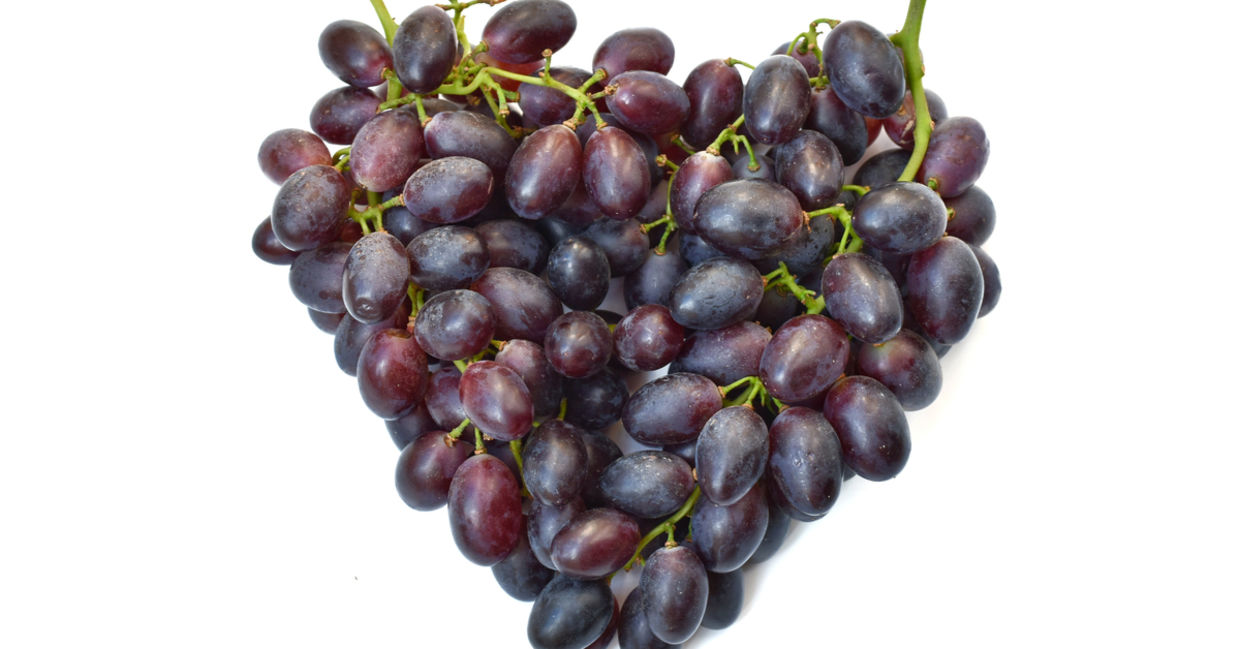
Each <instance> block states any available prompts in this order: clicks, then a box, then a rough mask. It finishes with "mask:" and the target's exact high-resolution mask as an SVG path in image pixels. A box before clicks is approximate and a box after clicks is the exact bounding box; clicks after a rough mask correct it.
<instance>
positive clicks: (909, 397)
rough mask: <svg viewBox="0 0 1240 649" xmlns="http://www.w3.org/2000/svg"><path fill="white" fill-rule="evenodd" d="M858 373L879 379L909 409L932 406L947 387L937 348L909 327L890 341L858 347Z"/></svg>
mask: <svg viewBox="0 0 1240 649" xmlns="http://www.w3.org/2000/svg"><path fill="white" fill-rule="evenodd" d="M857 373H858V374H864V375H866V376H869V377H872V378H874V379H877V380H878V382H879V383H882V384H883V385H884V386H886V387H887V389H888V390H891V392H892V393H893V394H894V395H895V396H896V398H897V399H898V400H899V401H900V405H901V406H902V407H903V408H904V409H905V410H920V409H922V408H925V407H926V406H928V405H930V404H931V403H933V402H934V399H935V397H937V396H939V390H940V389H942V387H943V369H942V367H941V366H940V365H939V357H938V356H937V355H936V354H935V353H934V348H933V347H931V346H930V343H928V342H926V339H924V338H922V337H921V336H919V335H917V334H916V333H913V332H912V331H911V330H909V329H901V330H900V332H899V333H897V334H896V335H895V336H894V337H893V338H891V340H888V341H886V342H883V343H880V344H877V345H860V346H858V350H857Z"/></svg>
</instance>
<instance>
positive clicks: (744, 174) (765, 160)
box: [732, 153, 775, 182]
mask: <svg viewBox="0 0 1240 649" xmlns="http://www.w3.org/2000/svg"><path fill="white" fill-rule="evenodd" d="M754 159H755V160H757V168H755V169H750V165H751V164H753V161H751V160H750V159H749V156H748V155H741V156H737V158H736V161H735V162H733V163H732V175H733V176H734V177H735V178H736V179H737V180H745V179H747V178H757V179H759V180H769V181H771V182H775V161H774V160H771V159H770V158H769V157H767V156H765V155H763V154H760V153H759V154H757V155H755V156H754Z"/></svg>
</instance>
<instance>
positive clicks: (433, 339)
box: [413, 289, 495, 361]
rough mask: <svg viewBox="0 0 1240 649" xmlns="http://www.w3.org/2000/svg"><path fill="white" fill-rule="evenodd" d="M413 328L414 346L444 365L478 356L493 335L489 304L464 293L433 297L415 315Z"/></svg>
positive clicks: (493, 316)
mask: <svg viewBox="0 0 1240 649" xmlns="http://www.w3.org/2000/svg"><path fill="white" fill-rule="evenodd" d="M413 325H414V326H413V335H414V337H415V338H416V339H417V341H418V345H420V346H421V347H422V349H423V350H425V351H426V353H427V354H430V355H431V356H434V357H435V358H438V359H440V360H444V361H456V360H463V359H466V358H469V357H471V356H474V355H476V354H478V353H479V352H481V351H482V350H484V349H486V348H487V345H489V344H490V343H491V337H492V336H494V335H495V315H494V314H493V313H491V301H490V300H488V299H486V298H485V297H482V296H481V295H479V294H478V293H475V292H474V291H470V290H467V289H455V290H450V291H444V292H442V293H436V294H435V295H434V296H432V297H431V299H429V300H427V301H426V304H425V305H423V306H422V310H421V311H418V317H417V319H415V320H414V322H413Z"/></svg>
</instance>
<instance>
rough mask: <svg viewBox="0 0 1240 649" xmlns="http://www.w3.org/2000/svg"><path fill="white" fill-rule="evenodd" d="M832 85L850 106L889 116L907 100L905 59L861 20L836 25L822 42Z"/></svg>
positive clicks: (862, 111) (885, 39)
mask: <svg viewBox="0 0 1240 649" xmlns="http://www.w3.org/2000/svg"><path fill="white" fill-rule="evenodd" d="M822 59H823V60H822V62H823V67H825V68H826V72H827V77H828V78H830V79H831V87H832V88H834V89H835V93H836V94H837V95H838V96H839V98H840V100H841V101H843V102H844V104H845V105H846V106H848V107H849V108H851V109H853V110H855V111H857V112H858V113H861V114H862V115H865V116H866V117H886V116H888V115H890V114H892V113H894V112H896V111H897V110H899V109H900V103H901V102H903V101H904V59H903V57H901V55H900V52H899V50H897V49H896V47H895V45H892V43H891V40H890V39H889V38H887V36H886V35H884V34H883V33H882V32H880V31H878V30H877V29H875V28H874V27H872V26H870V25H868V24H866V23H863V22H861V21H858V20H849V21H845V22H842V23H840V24H839V25H836V26H835V28H834V29H832V30H831V31H830V32H829V33H828V34H827V38H826V41H824V42H823V46H822Z"/></svg>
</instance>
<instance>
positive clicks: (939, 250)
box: [907, 237, 985, 345]
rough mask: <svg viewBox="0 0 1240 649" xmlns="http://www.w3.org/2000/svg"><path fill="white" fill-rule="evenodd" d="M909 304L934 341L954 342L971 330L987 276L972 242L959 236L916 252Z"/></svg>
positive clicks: (910, 269)
mask: <svg viewBox="0 0 1240 649" xmlns="http://www.w3.org/2000/svg"><path fill="white" fill-rule="evenodd" d="M907 287H908V306H909V310H910V311H911V312H912V315H913V319H914V320H916V322H917V324H919V325H920V326H921V328H922V329H923V330H924V331H925V333H926V338H927V340H929V341H930V342H937V343H940V344H944V345H953V344H955V343H957V342H959V341H961V340H962V339H964V337H965V334H967V333H969V328H970V327H972V326H973V321H974V320H976V319H977V314H978V312H979V311H980V310H981V306H982V299H983V298H984V297H985V278H984V277H983V275H982V267H981V265H980V264H979V263H978V261H977V256H976V255H974V254H973V251H972V250H971V249H970V248H969V244H967V243H965V242H963V241H961V240H960V239H957V238H956V237H943V238H942V239H939V241H938V243H935V244H934V245H933V246H930V247H929V248H926V249H925V250H922V251H920V252H916V253H913V256H912V257H910V258H909V262H908V280H907Z"/></svg>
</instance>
